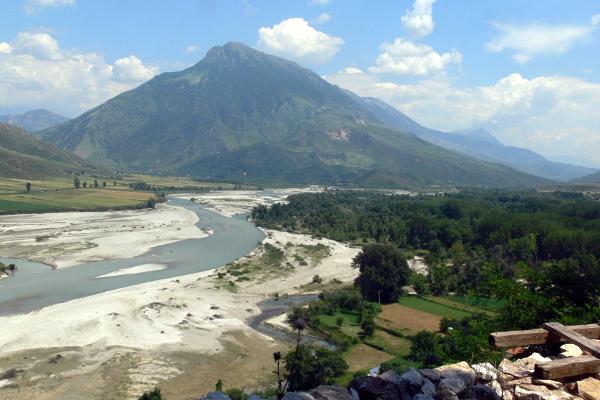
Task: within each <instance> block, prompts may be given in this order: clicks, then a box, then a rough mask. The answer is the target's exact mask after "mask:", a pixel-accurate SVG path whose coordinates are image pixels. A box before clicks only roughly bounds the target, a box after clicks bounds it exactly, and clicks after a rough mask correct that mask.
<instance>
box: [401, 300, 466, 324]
mask: <svg viewBox="0 0 600 400" xmlns="http://www.w3.org/2000/svg"><path fill="white" fill-rule="evenodd" d="M398 304H400V305H402V306H405V307H409V308H412V309H414V310H419V311H423V312H426V313H428V314H433V315H437V316H438V317H446V318H450V319H452V318H455V319H462V318H464V317H468V316H470V315H471V313H470V312H465V311H459V310H456V309H454V308H450V307H448V306H445V305H442V304H439V303H436V302H433V301H429V300H426V299H423V298H420V297H401V298H400V300H398Z"/></svg>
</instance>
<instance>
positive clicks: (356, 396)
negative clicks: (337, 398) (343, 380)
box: [350, 389, 360, 400]
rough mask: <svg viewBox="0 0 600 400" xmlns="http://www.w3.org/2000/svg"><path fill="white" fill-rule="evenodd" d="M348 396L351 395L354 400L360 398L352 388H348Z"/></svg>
mask: <svg viewBox="0 0 600 400" xmlns="http://www.w3.org/2000/svg"><path fill="white" fill-rule="evenodd" d="M350 396H352V398H353V399H354V400H360V397H358V392H357V391H356V390H354V389H350Z"/></svg>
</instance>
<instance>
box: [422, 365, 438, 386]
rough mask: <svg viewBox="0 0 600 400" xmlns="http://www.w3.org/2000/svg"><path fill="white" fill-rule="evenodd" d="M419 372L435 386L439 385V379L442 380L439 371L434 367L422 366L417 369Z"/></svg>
mask: <svg viewBox="0 0 600 400" xmlns="http://www.w3.org/2000/svg"><path fill="white" fill-rule="evenodd" d="M419 373H420V374H421V376H422V377H423V378H427V379H429V380H430V381H431V383H433V384H434V385H435V386H437V385H439V384H440V381H441V380H442V377H441V376H440V373H439V372H437V371H436V370H435V369H427V368H423V369H420V370H419Z"/></svg>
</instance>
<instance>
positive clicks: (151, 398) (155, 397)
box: [138, 388, 163, 400]
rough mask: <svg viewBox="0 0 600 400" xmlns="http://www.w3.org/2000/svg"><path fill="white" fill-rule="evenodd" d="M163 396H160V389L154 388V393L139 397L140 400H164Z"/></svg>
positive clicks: (150, 392)
mask: <svg viewBox="0 0 600 400" xmlns="http://www.w3.org/2000/svg"><path fill="white" fill-rule="evenodd" d="M162 398H163V397H162V394H160V389H159V388H154V390H152V391H146V392H144V394H143V395H141V396H140V397H139V399H138V400H162Z"/></svg>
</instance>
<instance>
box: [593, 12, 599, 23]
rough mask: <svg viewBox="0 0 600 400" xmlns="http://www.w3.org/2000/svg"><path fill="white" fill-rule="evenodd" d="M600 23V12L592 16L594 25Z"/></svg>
mask: <svg viewBox="0 0 600 400" xmlns="http://www.w3.org/2000/svg"><path fill="white" fill-rule="evenodd" d="M599 23H600V14H596V15H594V16H592V24H593V25H594V26H596V25H598V24H599Z"/></svg>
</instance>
